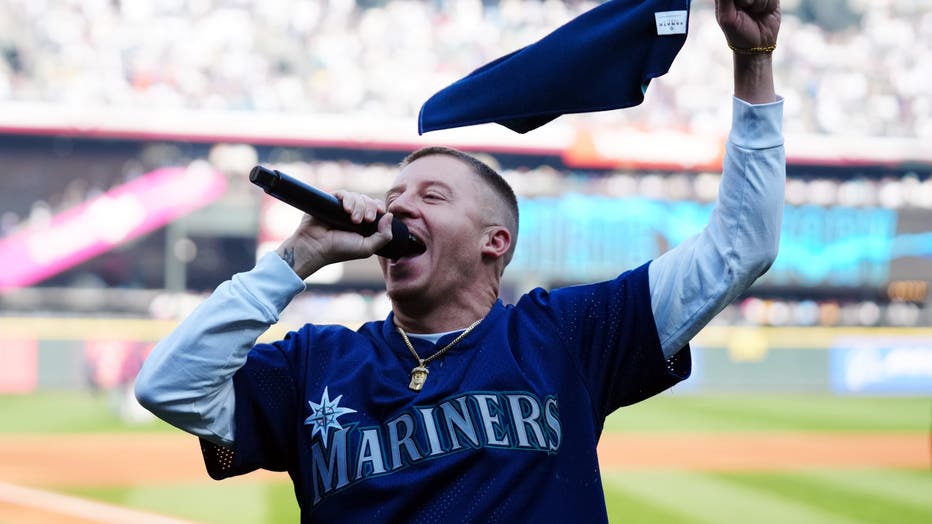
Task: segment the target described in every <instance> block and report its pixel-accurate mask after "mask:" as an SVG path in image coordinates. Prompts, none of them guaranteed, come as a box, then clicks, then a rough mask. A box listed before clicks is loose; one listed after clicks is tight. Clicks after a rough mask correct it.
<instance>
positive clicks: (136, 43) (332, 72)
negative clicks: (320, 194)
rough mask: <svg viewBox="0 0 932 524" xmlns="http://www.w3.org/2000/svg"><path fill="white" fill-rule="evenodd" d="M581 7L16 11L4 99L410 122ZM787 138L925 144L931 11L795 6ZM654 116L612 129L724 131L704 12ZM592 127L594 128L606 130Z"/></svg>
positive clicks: (727, 81) (577, 1)
mask: <svg viewBox="0 0 932 524" xmlns="http://www.w3.org/2000/svg"><path fill="white" fill-rule="evenodd" d="M596 4H597V3H596V2H593V1H586V0H562V1H561V0H543V1H541V0H430V1H427V0H263V1H262V2H257V1H248V0H190V1H188V0H159V1H156V0H55V1H47V0H6V1H4V2H3V3H0V101H3V100H7V101H9V100H12V101H39V102H49V103H57V104H62V105H64V106H69V105H80V106H82V107H94V106H111V107H150V108H166V107H172V108H179V107H180V108H189V109H192V110H244V111H269V112H289V113H308V114H320V113H328V114H341V115H357V116H365V117H367V118H373V117H375V118H377V117H380V116H391V117H412V118H413V117H414V116H415V115H416V114H417V111H418V109H419V107H420V104H421V103H423V101H425V100H426V99H427V98H428V97H429V96H430V95H431V94H433V93H434V92H435V91H437V90H438V89H440V88H442V87H444V86H445V85H447V84H448V83H450V82H452V81H454V80H456V79H457V78H459V77H461V76H463V75H465V74H467V73H468V72H470V71H471V70H473V69H475V68H476V67H479V66H480V65H482V64H484V63H486V62H488V61H490V60H493V59H495V58H497V57H499V56H501V55H503V54H505V53H508V52H511V51H513V50H515V49H518V48H520V47H522V46H524V45H527V44H530V43H532V42H534V41H535V40H537V39H539V38H540V37H542V36H544V35H545V34H547V33H548V32H550V31H551V30H553V29H555V28H556V27H558V26H559V25H561V24H563V23H565V22H566V21H568V20H570V19H571V18H573V17H574V16H576V15H578V14H580V13H582V12H584V11H586V10H588V9H591V8H592V7H594V6H595V5H596ZM783 5H784V9H785V13H784V23H783V28H782V30H781V38H780V44H779V45H780V47H779V49H778V52H777V53H776V55H775V60H776V66H777V73H778V83H779V91H780V92H781V94H783V95H784V96H785V97H786V99H787V101H788V104H787V130H788V131H792V132H814V133H832V134H855V135H869V136H881V135H882V136H896V137H914V138H915V137H918V138H929V137H932V82H930V78H932V44H930V42H932V2H930V1H929V0H870V1H867V0H784V2H783ZM691 9H692V14H691V22H690V36H689V40H688V42H687V45H686V46H685V47H684V49H683V51H682V52H681V54H680V56H679V57H678V59H677V61H676V62H675V63H674V67H673V69H672V70H671V72H670V74H669V75H668V76H667V77H666V78H664V79H663V80H662V81H657V82H654V84H653V85H652V86H651V87H650V89H649V90H648V97H649V100H650V99H652V103H651V104H645V107H643V108H639V109H638V110H637V111H631V112H622V114H619V112H613V113H612V115H611V118H612V119H613V121H614V122H618V123H622V124H623V123H624V122H623V121H624V120H625V119H636V120H637V121H638V122H639V123H645V124H648V125H654V126H671V125H675V126H678V127H681V126H686V127H687V128H690V129H693V130H696V131H702V130H705V129H707V128H709V127H715V128H720V127H721V126H722V124H723V123H724V124H725V125H727V122H728V120H727V112H728V111H729V110H730V108H729V106H728V104H724V103H723V99H724V98H726V97H725V96H724V95H723V94H725V93H728V92H730V88H731V74H730V53H729V52H728V51H727V48H726V47H725V42H724V41H723V38H722V36H721V33H720V31H719V30H718V27H717V26H716V24H715V21H714V13H713V10H712V2H711V0H705V1H698V0H697V1H696V2H693V5H692V8H691ZM596 118H597V117H596Z"/></svg>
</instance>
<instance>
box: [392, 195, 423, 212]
mask: <svg viewBox="0 0 932 524" xmlns="http://www.w3.org/2000/svg"><path fill="white" fill-rule="evenodd" d="M388 212H389V213H392V214H393V215H395V216H411V215H414V214H416V213H417V208H416V207H415V205H414V198H413V197H412V195H410V194H408V193H402V194H400V195H398V196H397V197H395V198H394V199H393V200H392V201H391V203H390V204H388Z"/></svg>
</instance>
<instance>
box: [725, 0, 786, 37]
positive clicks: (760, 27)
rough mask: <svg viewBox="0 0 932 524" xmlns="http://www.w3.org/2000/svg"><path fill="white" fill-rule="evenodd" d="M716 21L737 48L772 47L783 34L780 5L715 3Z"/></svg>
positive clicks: (768, 0)
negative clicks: (779, 33) (781, 33)
mask: <svg viewBox="0 0 932 524" xmlns="http://www.w3.org/2000/svg"><path fill="white" fill-rule="evenodd" d="M715 18H716V19H717V20H718V25H719V26H720V27H721V28H722V31H723V32H724V33H725V38H726V39H728V42H729V43H730V44H731V45H732V46H734V47H735V48H738V49H755V48H764V47H769V46H773V45H776V43H777V33H778V32H779V30H780V1H779V0H715Z"/></svg>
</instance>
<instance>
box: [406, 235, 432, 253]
mask: <svg viewBox="0 0 932 524" xmlns="http://www.w3.org/2000/svg"><path fill="white" fill-rule="evenodd" d="M406 251H407V252H406V253H405V255H404V258H413V257H416V256H418V255H420V254H422V253H424V252H425V251H427V244H426V243H424V241H423V240H421V238H420V237H418V236H417V235H415V234H414V233H411V232H410V231H408V246H407V249H406Z"/></svg>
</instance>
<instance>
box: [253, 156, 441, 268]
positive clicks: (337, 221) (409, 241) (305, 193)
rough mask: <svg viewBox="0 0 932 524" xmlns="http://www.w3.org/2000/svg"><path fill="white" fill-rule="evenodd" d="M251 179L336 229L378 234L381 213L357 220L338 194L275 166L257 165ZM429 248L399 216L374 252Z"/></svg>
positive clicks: (397, 254)
mask: <svg viewBox="0 0 932 524" xmlns="http://www.w3.org/2000/svg"><path fill="white" fill-rule="evenodd" d="M249 181H250V182H252V183H253V184H256V185H257V186H259V187H261V188H262V189H263V190H265V192H266V193H268V194H269V195H271V196H273V197H275V198H277V199H278V200H281V201H282V202H284V203H286V204H288V205H290V206H292V207H295V208H297V209H300V210H301V211H304V212H305V213H307V214H309V215H312V216H314V217H315V218H317V219H320V220H321V221H323V222H326V223H327V224H328V225H329V226H330V227H333V228H335V229H340V230H343V231H352V232H355V233H358V234H360V235H362V236H364V237H367V236H370V235H373V234H375V232H376V231H378V229H379V228H378V221H379V219H381V218H382V215H383V214H382V213H379V214H378V215H377V216H376V219H375V222H363V223H361V224H354V223H352V222H351V221H350V215H349V214H348V213H347V212H346V210H344V209H343V204H341V203H340V201H339V200H337V197H335V196H333V195H331V194H329V193H324V192H323V191H320V190H319V189H316V188H313V187H311V186H309V185H307V184H305V183H304V182H301V181H300V180H298V179H296V178H293V177H291V176H288V175H286V174H285V173H282V172H281V171H278V170H276V169H267V168H265V167H262V166H256V167H254V168H252V171H250V172H249ZM426 250H427V247H426V246H425V245H424V244H422V243H421V242H420V241H419V240H418V239H416V238H415V237H414V236H413V235H412V234H411V233H410V232H409V231H408V226H406V225H404V223H403V222H402V221H400V220H398V219H397V218H396V219H393V220H392V239H391V241H390V242H389V243H388V244H387V245H385V246H384V247H383V248H382V249H380V250H378V251H376V252H375V254H376V255H379V256H382V257H385V258H390V259H392V260H397V259H399V258H401V257H404V256H409V255H418V254H421V253H423V252H424V251H426Z"/></svg>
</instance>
